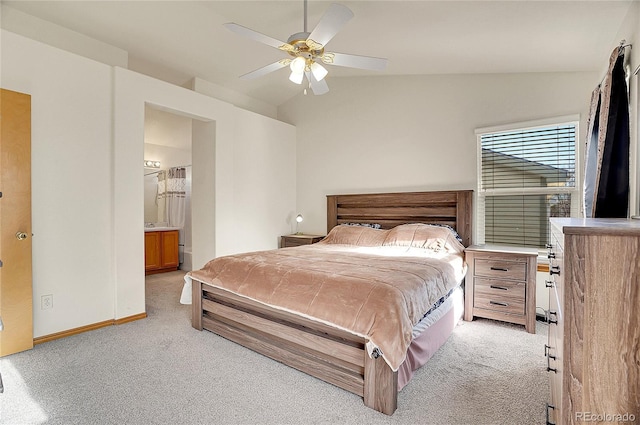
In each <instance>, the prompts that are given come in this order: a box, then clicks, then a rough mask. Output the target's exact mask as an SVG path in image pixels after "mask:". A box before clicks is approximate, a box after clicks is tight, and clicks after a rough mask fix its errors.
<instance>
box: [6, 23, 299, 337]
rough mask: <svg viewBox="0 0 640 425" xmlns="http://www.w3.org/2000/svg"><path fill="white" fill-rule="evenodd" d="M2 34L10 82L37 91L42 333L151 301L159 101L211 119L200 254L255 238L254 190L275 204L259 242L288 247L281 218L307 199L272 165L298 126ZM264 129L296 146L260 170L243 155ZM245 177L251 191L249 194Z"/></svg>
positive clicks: (205, 139)
mask: <svg viewBox="0 0 640 425" xmlns="http://www.w3.org/2000/svg"><path fill="white" fill-rule="evenodd" d="M1 43H2V44H1V46H0V47H1V53H2V58H1V59H2V62H1V64H2V69H1V80H0V84H1V85H2V87H3V88H6V89H9V90H15V91H20V92H24V93H27V94H30V95H31V96H32V170H33V171H32V173H33V174H32V205H33V224H32V229H33V233H34V240H33V292H34V337H39V336H43V335H49V334H52V333H56V332H61V331H65V330H69V329H73V328H78V327H82V326H87V325H91V324H95V323H98V322H102V321H106V320H111V319H120V318H125V317H129V316H133V315H136V314H139V313H142V312H144V311H145V294H144V249H143V247H144V229H143V226H144V205H143V181H144V179H143V174H144V171H143V167H142V161H143V158H144V143H143V141H144V117H145V105H147V104H151V105H153V106H154V107H155V108H160V109H164V110H167V111H172V112H174V113H178V114H182V115H185V116H188V117H189V118H193V119H194V120H200V121H197V123H198V124H197V125H196V124H195V123H194V125H193V144H194V147H193V152H194V155H198V158H197V159H195V158H194V166H193V178H194V187H193V198H194V199H193V200H194V203H193V206H194V213H193V226H194V227H193V228H194V237H193V239H194V240H193V249H194V253H193V254H194V257H193V259H194V264H195V265H196V266H198V267H199V266H202V265H203V264H204V262H206V261H207V260H209V259H211V258H212V257H213V256H214V255H216V254H217V255H223V254H226V253H231V252H238V251H242V250H246V249H249V248H250V247H252V246H253V243H254V242H253V241H246V243H243V241H242V240H238V238H237V234H238V231H237V229H236V221H235V219H236V217H237V216H238V209H239V208H242V207H244V205H245V204H246V200H247V199H251V200H252V203H251V205H252V207H253V208H255V211H262V210H264V211H274V212H273V213H269V214H268V215H267V216H266V217H265V216H261V217H259V218H258V219H259V220H260V221H259V222H260V226H259V227H255V231H256V232H258V233H257V234H256V235H254V241H255V240H258V241H264V240H272V241H274V242H273V244H272V245H271V247H274V248H275V247H276V242H275V240H276V239H277V236H278V235H280V234H281V233H282V232H283V231H284V229H286V226H284V225H283V224H282V219H281V218H280V217H285V216H287V214H289V213H290V211H292V210H294V209H295V186H291V183H290V182H291V181H292V180H293V179H294V178H295V175H294V174H293V171H292V172H291V173H290V174H286V173H285V174H282V173H281V172H280V170H276V171H274V172H273V173H270V172H268V170H269V167H270V166H273V167H278V168H279V167H281V166H282V163H283V162H290V161H291V158H292V156H291V154H290V153H289V148H291V151H293V152H295V150H294V148H295V139H294V137H295V133H294V129H293V127H291V126H289V125H286V124H283V123H279V122H276V121H274V120H271V119H268V118H265V117H261V116H257V115H255V114H251V113H243V112H242V111H241V110H239V109H238V108H236V107H234V106H233V105H230V104H227V103H225V102H221V101H219V100H216V99H213V98H211V97H208V96H205V95H202V94H199V93H195V92H193V91H191V90H188V89H185V88H182V87H177V86H173V85H171V84H168V83H164V82H162V81H158V80H154V79H152V78H149V77H146V76H143V75H140V74H137V73H134V72H131V71H128V70H126V69H122V68H117V67H115V68H113V67H111V66H108V65H105V64H101V63H99V62H96V61H93V60H90V59H87V58H84V57H81V56H77V55H75V54H72V53H69V52H66V51H64V50H60V49H58V48H55V47H51V46H48V45H45V44H42V43H40V42H37V41H34V40H30V39H28V38H25V37H23V36H20V35H17V34H14V33H11V32H9V31H6V30H2V34H1ZM238 116H240V117H241V118H238ZM238 123H241V125H242V127H243V130H242V140H240V141H238V136H237V135H236V131H237V126H238ZM203 128H204V130H202V129H203ZM252 128H255V129H259V131H260V132H262V134H261V135H260V137H259V138H256V139H255V140H251V141H249V142H248V144H247V145H246V146H247V147H251V148H258V147H259V148H260V149H263V150H265V151H270V149H269V148H268V147H267V146H266V145H268V144H271V143H274V144H275V145H276V146H275V147H274V149H275V152H282V153H283V154H284V156H283V157H282V158H279V157H277V155H274V156H272V157H269V156H264V157H262V158H261V159H260V160H261V161H263V162H261V163H260V165H259V167H258V169H264V170H265V171H266V172H265V173H255V167H256V166H255V164H254V163H253V162H247V161H243V160H242V159H236V158H235V157H234V156H235V155H237V154H244V152H242V151H236V148H235V144H236V143H237V142H238V143H247V141H246V140H245V138H246V137H247V135H251V134H252V133H251V131H252V130H250V129H252ZM254 137H255V136H254ZM262 144H264V145H262ZM285 145H286V146H287V149H283V148H282V147H283V146H285ZM292 170H293V169H292ZM251 176H253V177H255V180H254V181H252V180H251V179H252V177H251ZM236 180H238V181H239V182H241V186H242V188H243V189H242V190H246V191H247V193H245V194H242V196H240V197H238V195H237V194H236V192H235V182H236ZM196 182H197V184H196ZM274 187H279V188H280V190H281V191H282V192H283V193H282V194H281V196H280V198H279V199H278V200H279V202H280V205H279V206H278V208H279V211H276V210H272V207H273V205H272V204H271V203H270V202H268V203H265V204H261V202H262V201H261V200H263V199H264V198H263V197H262V194H263V193H265V192H269V191H270V190H272V188H274ZM196 197H197V199H198V201H197V202H198V203H196ZM237 197H238V199H240V202H241V204H240V205H236V204H235V202H236V198H237ZM265 202H266V200H265ZM196 206H199V207H204V208H198V209H196ZM256 217H257V215H256ZM245 219H249V220H250V219H251V217H250V216H247V217H245ZM271 219H273V220H272V221H269V220H271ZM45 294H52V295H53V308H52V309H50V310H41V309H40V297H41V295H45Z"/></svg>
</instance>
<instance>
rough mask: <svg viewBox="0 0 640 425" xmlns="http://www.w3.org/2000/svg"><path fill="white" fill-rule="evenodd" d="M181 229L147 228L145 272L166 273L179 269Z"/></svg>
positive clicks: (145, 232) (145, 233)
mask: <svg viewBox="0 0 640 425" xmlns="http://www.w3.org/2000/svg"><path fill="white" fill-rule="evenodd" d="M178 239H179V231H178V229H174V228H168V227H165V228H160V227H156V228H145V231H144V272H145V274H155V273H164V272H170V271H174V270H178V265H179V256H178Z"/></svg>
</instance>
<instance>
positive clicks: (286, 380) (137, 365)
mask: <svg viewBox="0 0 640 425" xmlns="http://www.w3.org/2000/svg"><path fill="white" fill-rule="evenodd" d="M182 275H183V273H182V272H176V273H166V274H162V275H155V276H151V277H149V278H148V279H147V313H148V316H149V317H148V318H147V319H144V320H140V321H137V322H132V323H128V324H125V325H120V326H110V327H108V328H103V329H99V330H96V331H92V332H87V333H84V334H80V335H77V336H73V337H68V338H64V339H61V340H57V341H53V342H49V343H45V344H41V345H38V346H36V347H35V348H34V349H33V350H31V351H28V352H24V353H19V354H15V355H12V356H8V357H5V358H3V359H1V360H0V371H1V372H2V375H3V378H4V386H5V392H4V394H0V424H12V425H14V424H16V425H17V424H83V425H86V424H510V425H512V424H526V425H530V424H544V420H545V417H544V406H545V402H546V401H547V395H548V384H547V379H548V378H547V375H546V374H547V372H546V371H545V362H544V357H543V353H544V343H545V340H546V326H545V325H543V324H540V323H538V334H536V335H530V334H528V333H526V332H525V331H524V329H523V327H520V326H515V325H514V326H512V325H507V324H501V323H498V322H492V321H488V320H475V321H473V322H462V323H461V324H460V325H459V326H458V327H457V328H456V329H455V331H454V333H453V335H452V336H451V338H450V339H449V341H447V343H446V344H445V345H444V346H443V347H442V348H441V349H440V350H439V351H438V352H437V353H436V355H435V356H434V357H433V358H432V359H431V361H430V362H429V363H428V364H427V365H425V366H424V367H423V368H422V369H420V370H419V371H418V373H417V374H416V376H415V377H414V379H413V380H412V381H411V382H410V383H409V385H408V386H407V387H406V388H405V389H404V390H402V391H401V392H400V394H399V400H398V403H399V406H398V410H397V411H396V413H395V414H394V415H393V416H391V417H388V416H385V415H383V414H380V413H378V412H375V411H373V410H371V409H368V408H366V407H365V406H364V405H363V403H362V399H361V398H360V397H357V396H355V395H353V394H350V393H348V392H345V391H343V390H341V389H339V388H337V387H334V386H333V385H330V384H327V383H324V382H322V381H319V380H317V379H315V378H312V377H310V376H308V375H305V374H303V373H301V372H298V371H296V370H294V369H291V368H289V367H287V366H284V365H282V364H280V363H278V362H275V361H273V360H271V359H268V358H265V357H263V356H261V355H259V354H256V353H254V352H252V351H250V350H247V349H245V348H243V347H240V346H238V345H236V344H234V343H232V342H229V341H227V340H225V339H223V338H220V337H218V336H216V335H214V334H212V333H209V332H206V331H205V332H199V331H196V330H195V329H193V328H191V326H190V307H189V306H184V305H180V304H179V303H178V299H179V297H180V291H181V289H182Z"/></svg>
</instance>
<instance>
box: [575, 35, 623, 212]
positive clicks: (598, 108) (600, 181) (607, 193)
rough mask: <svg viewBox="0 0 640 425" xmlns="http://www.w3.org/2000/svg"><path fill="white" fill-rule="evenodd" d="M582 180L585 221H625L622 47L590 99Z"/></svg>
mask: <svg viewBox="0 0 640 425" xmlns="http://www.w3.org/2000/svg"><path fill="white" fill-rule="evenodd" d="M586 144H587V150H586V160H585V176H584V216H585V217H627V216H628V210H629V144H630V137H629V99H628V89H627V81H626V78H625V71H624V47H623V46H620V47H617V48H616V49H614V50H613V52H612V53H611V57H610V59H609V69H608V71H607V75H605V77H604V80H603V82H602V84H600V85H598V86H597V87H596V89H595V90H594V91H593V93H592V95H591V107H590V110H589V118H588V120H587V143H586Z"/></svg>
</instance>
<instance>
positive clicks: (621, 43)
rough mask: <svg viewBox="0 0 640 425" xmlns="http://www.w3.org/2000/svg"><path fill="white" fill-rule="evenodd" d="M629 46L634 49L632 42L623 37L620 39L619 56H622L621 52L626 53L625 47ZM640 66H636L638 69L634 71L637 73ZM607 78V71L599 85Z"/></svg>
mask: <svg viewBox="0 0 640 425" xmlns="http://www.w3.org/2000/svg"><path fill="white" fill-rule="evenodd" d="M625 47H628V48H630V49H633V45H632V44H631V43H627V40H625V39H622V40H620V45H619V46H618V56H620V55H621V54H623V53H624V48H625ZM639 68H640V65H639V66H638V68H636V70H635V71H634V73H635V74H637V73H638V69H639ZM605 78H607V74H606V73H605V74H604V75H603V76H602V79H601V80H600V83H599V85H602V83H603V82H604V79H605Z"/></svg>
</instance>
